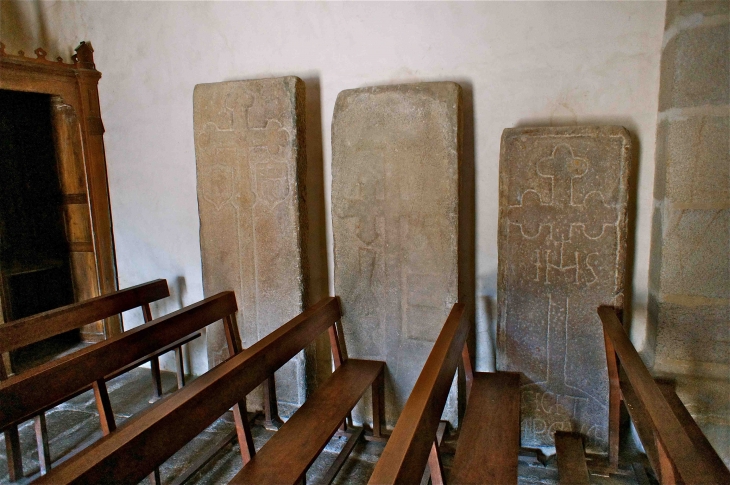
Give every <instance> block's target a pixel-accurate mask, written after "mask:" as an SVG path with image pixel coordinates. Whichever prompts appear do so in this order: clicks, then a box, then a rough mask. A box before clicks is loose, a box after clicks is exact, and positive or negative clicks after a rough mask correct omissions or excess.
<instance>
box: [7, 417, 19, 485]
mask: <svg viewBox="0 0 730 485" xmlns="http://www.w3.org/2000/svg"><path fill="white" fill-rule="evenodd" d="M3 434H4V435H5V454H6V456H7V458H8V477H9V478H10V481H11V482H16V481H18V480H20V479H21V478H23V460H22V455H21V453H20V435H18V427H17V426H11V427H10V428H8V429H6V430H5V432H4V433H3Z"/></svg>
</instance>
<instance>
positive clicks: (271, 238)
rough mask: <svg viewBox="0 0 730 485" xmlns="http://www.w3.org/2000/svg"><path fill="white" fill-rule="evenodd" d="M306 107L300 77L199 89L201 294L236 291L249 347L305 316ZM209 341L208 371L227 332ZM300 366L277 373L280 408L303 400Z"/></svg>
mask: <svg viewBox="0 0 730 485" xmlns="http://www.w3.org/2000/svg"><path fill="white" fill-rule="evenodd" d="M303 106H304V83H303V82H302V81H301V80H300V79H299V78H296V77H284V78H276V79H261V80H255V81H232V82H222V83H213V84H199V85H197V86H196V87H195V94H194V96H193V110H194V129H195V157H196V160H197V175H198V211H199V214H200V248H201V253H202V259H203V287H204V290H205V295H206V296H211V295H214V294H216V293H218V292H220V291H226V290H233V291H235V293H236V300H237V301H238V308H239V311H238V315H237V319H238V326H239V329H240V331H241V337H242V342H243V345H244V347H249V346H251V345H252V344H253V343H255V342H256V341H258V340H259V339H261V338H262V337H265V336H266V335H268V334H269V333H271V332H272V331H274V330H275V329H276V328H278V327H279V326H281V325H282V324H284V323H286V322H287V321H288V320H290V319H291V318H293V317H294V316H296V315H297V314H298V313H300V312H301V311H302V309H303V302H304V281H305V278H304V274H303V271H304V270H303V266H302V260H301V254H302V252H301V249H302V248H301V244H302V243H301V241H302V240H303V234H302V230H304V228H302V227H300V213H301V212H303V211H304V207H303V203H300V200H301V198H300V192H301V187H300V177H303V174H304V171H305V164H306V158H305V151H304V138H303V133H304V130H303V127H304V126H303V122H304V121H303V117H304V112H303V111H304V108H303ZM207 340H208V362H209V365H210V367H212V366H214V365H217V364H219V363H220V362H222V361H223V360H225V359H226V358H227V357H228V350H227V345H226V338H225V334H224V331H223V327H222V325H220V324H215V325H213V326H211V327H209V328H208V333H207ZM287 366H289V367H291V366H294V369H289V368H288V367H287ZM303 366H304V359H303V356H301V355H300V356H298V357H297V358H295V359H294V361H293V362H290V363H288V364H286V366H285V368H282V370H280V371H279V372H278V373H277V388H278V390H279V392H278V396H277V397H278V399H279V400H280V401H283V402H286V403H291V404H295V405H296V404H301V402H302V401H303V400H304V367H303ZM292 376H294V377H292ZM291 379H294V380H295V382H288V380H291ZM252 397H253V398H254V399H251V400H249V402H250V405H252V406H256V405H257V402H256V396H252ZM259 409H260V406H259Z"/></svg>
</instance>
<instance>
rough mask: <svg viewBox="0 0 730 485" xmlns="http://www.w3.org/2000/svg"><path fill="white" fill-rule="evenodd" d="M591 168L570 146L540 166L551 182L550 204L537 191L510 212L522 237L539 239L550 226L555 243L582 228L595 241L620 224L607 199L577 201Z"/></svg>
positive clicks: (560, 148) (593, 194) (596, 194)
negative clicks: (578, 188)
mask: <svg viewBox="0 0 730 485" xmlns="http://www.w3.org/2000/svg"><path fill="white" fill-rule="evenodd" d="M589 167H590V163H589V161H588V160H587V159H585V158H581V157H576V156H575V155H574V154H573V149H572V148H571V147H570V146H569V145H567V144H559V145H557V146H556V147H555V148H554V149H553V153H552V155H551V156H550V157H547V158H543V159H541V160H540V161H538V162H537V173H538V175H539V176H541V177H545V178H549V179H550V181H551V190H550V201H549V202H548V203H545V202H543V200H542V198H541V197H540V194H539V193H538V192H537V191H536V190H533V189H529V190H526V191H525V192H524V193H523V194H522V197H521V200H520V204H519V205H515V206H510V207H509V208H508V209H507V211H506V215H507V219H508V220H509V222H510V223H512V224H517V225H519V226H520V228H521V231H522V235H523V236H524V237H526V238H528V239H533V238H535V237H537V236H538V234H539V233H540V228H541V226H544V225H546V226H550V228H551V239H552V240H553V241H555V242H564V241H570V240H571V239H572V233H571V231H572V229H573V227H574V226H580V227H582V229H583V232H584V234H585V235H586V236H587V237H589V238H591V239H597V238H599V237H601V235H602V234H603V228H604V226H605V225H614V224H615V223H616V221H617V220H618V213H617V212H616V210H615V209H614V208H613V207H610V206H607V205H606V204H605V203H604V199H603V195H602V194H601V193H600V192H597V191H594V192H590V193H589V194H586V195H585V197H584V198H583V200H578V201H576V200H575V198H576V196H575V193H574V188H575V183H576V181H577V180H578V179H580V178H581V177H583V176H584V175H585V174H586V173H587V172H588V170H589Z"/></svg>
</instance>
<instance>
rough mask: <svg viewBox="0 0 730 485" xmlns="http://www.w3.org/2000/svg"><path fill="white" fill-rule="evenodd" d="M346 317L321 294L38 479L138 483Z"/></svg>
mask: <svg viewBox="0 0 730 485" xmlns="http://www.w3.org/2000/svg"><path fill="white" fill-rule="evenodd" d="M340 317H341V312H340V305H339V302H338V300H337V299H336V298H334V297H329V298H325V299H323V300H321V301H320V302H319V303H317V304H315V305H314V306H312V307H311V308H309V309H307V310H306V311H304V312H303V313H301V314H300V315H297V316H296V317H295V318H293V319H292V320H290V321H289V322H288V323H286V324H285V325H283V326H281V327H280V328H278V329H277V330H275V331H274V332H272V333H271V334H269V335H267V336H266V337H264V338H263V339H261V340H260V341H258V342H257V343H255V344H254V345H253V346H251V347H249V348H248V349H245V350H243V351H242V352H241V353H239V354H238V355H235V356H233V357H231V358H230V359H228V360H227V361H225V362H223V363H221V364H220V365H218V366H216V367H214V368H213V369H211V370H209V371H208V372H207V373H205V374H203V375H202V376H200V377H199V378H197V379H196V380H195V381H193V382H192V383H191V384H189V385H187V386H186V387H185V388H183V389H182V390H180V391H178V392H176V393H175V394H173V395H172V396H169V397H168V398H166V399H163V400H161V401H159V402H158V403H156V404H155V405H154V406H152V407H151V408H149V409H148V410H146V411H144V412H142V413H140V414H139V415H137V416H135V417H133V418H131V419H130V420H128V421H127V422H126V423H124V424H123V425H122V426H120V427H119V428H118V429H117V430H116V432H115V433H112V434H110V435H109V436H106V437H104V438H102V439H101V440H99V441H97V442H96V443H94V444H92V445H91V446H90V447H89V448H87V449H86V450H84V451H83V452H81V453H80V454H79V455H77V456H75V457H74V458H72V459H70V460H68V461H67V462H65V463H63V464H61V465H60V466H59V467H58V468H56V469H55V470H53V471H52V472H50V473H49V474H48V475H46V476H44V477H41V478H40V479H39V480H38V481H37V482H36V483H39V484H42V483H53V484H60V483H102V482H123V483H137V482H139V481H140V480H142V479H143V478H144V477H145V476H147V474H149V473H150V471H152V469H153V468H154V467H155V466H157V465H159V464H161V463H162V462H164V461H165V460H166V459H168V458H169V457H170V456H172V455H173V454H174V453H175V452H177V451H178V450H179V449H180V448H182V447H183V446H185V445H186V444H187V443H188V442H189V441H191V440H192V439H193V438H194V437H195V436H197V435H198V434H200V433H201V432H202V431H203V430H204V429H205V428H207V427H208V426H209V425H210V424H211V423H212V422H213V421H215V420H216V419H218V418H219V417H220V416H222V415H223V414H224V413H225V412H226V411H227V410H228V409H229V408H230V407H231V406H233V405H234V404H236V403H238V402H240V401H241V400H243V399H244V398H245V397H246V395H248V394H249V393H250V392H251V391H253V390H254V389H255V388H256V386H258V385H259V384H261V383H262V382H263V381H264V380H266V379H267V378H268V377H269V376H270V375H271V374H273V372H274V371H275V370H276V369H278V368H279V367H281V366H282V365H284V364H285V363H286V362H288V361H289V360H290V359H291V358H292V357H294V356H295V355H296V354H297V353H298V352H299V351H301V350H302V349H303V348H304V347H306V346H307V345H308V344H309V343H311V342H312V341H314V339H315V338H316V337H317V336H318V335H319V334H321V333H322V332H323V331H325V330H327V329H328V328H330V327H331V326H332V325H334V324H335V322H337V321H338V320H339V319H340Z"/></svg>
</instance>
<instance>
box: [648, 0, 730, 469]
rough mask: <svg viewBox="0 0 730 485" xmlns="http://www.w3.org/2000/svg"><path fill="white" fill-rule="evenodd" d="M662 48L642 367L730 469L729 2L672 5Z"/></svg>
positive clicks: (668, 12) (671, 2) (722, 0)
mask: <svg viewBox="0 0 730 485" xmlns="http://www.w3.org/2000/svg"><path fill="white" fill-rule="evenodd" d="M663 46H664V47H663V51H662V60H661V81H660V82H661V87H660V93H659V115H658V120H657V123H658V126H657V140H656V174H655V185H654V217H653V233H652V247H651V262H650V268H649V274H650V277H649V328H648V333H647V336H648V338H649V344H650V345H649V346H648V347H649V348H650V349H651V348H653V349H654V355H646V356H645V359H646V360H647V361H650V363H651V360H652V359H653V364H654V369H653V371H654V373H655V374H670V375H672V376H673V377H674V378H675V379H676V381H677V394H678V395H679V397H680V399H682V401H683V402H684V404H685V406H687V409H688V410H689V411H690V413H691V414H692V416H693V417H694V418H695V420H696V421H697V423H698V424H699V425H700V427H701V428H702V430H703V432H704V433H705V435H706V436H707V438H708V439H709V440H710V442H711V443H712V444H713V446H714V447H715V449H716V450H717V452H718V453H719V454H720V456H721V457H722V458H723V460H724V461H725V464H726V465H728V466H730V443H729V442H728V437H730V402H728V394H729V393H730V3H728V2H727V1H726V0H719V1H681V2H677V1H670V2H668V3H667V17H666V25H665V31H664V43H663ZM652 344H653V345H652Z"/></svg>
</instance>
